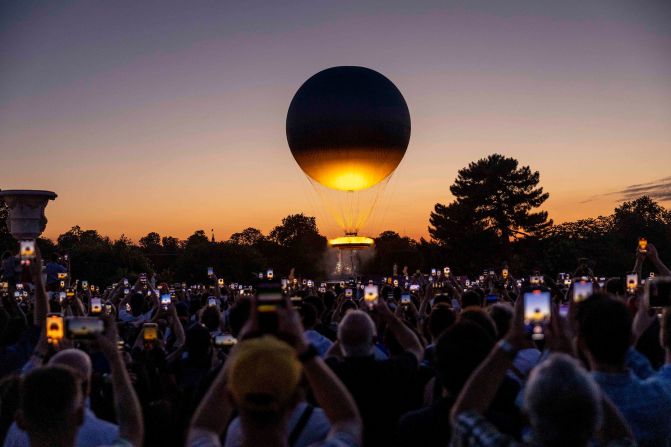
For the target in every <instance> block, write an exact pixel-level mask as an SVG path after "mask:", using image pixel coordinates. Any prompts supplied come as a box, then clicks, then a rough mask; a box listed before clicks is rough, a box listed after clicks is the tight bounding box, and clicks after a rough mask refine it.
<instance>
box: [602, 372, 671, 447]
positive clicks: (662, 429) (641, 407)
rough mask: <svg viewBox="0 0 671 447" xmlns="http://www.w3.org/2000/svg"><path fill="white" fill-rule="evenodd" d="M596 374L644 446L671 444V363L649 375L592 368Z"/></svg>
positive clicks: (659, 446) (660, 446) (658, 446)
mask: <svg viewBox="0 0 671 447" xmlns="http://www.w3.org/2000/svg"><path fill="white" fill-rule="evenodd" d="M592 377H594V380H595V381H596V382H597V383H598V384H599V386H601V389H602V390H603V391H604V392H605V393H606V395H608V397H609V398H610V400H612V401H613V403H614V404H615V406H616V407H617V408H618V409H619V410H620V412H621V413H622V415H623V416H624V418H625V420H626V421H627V423H628V424H629V426H630V427H631V429H632V431H633V432H634V437H635V438H636V441H637V442H638V445H639V446H641V447H646V446H655V447H662V446H670V445H671V365H665V366H664V367H662V368H661V369H660V370H659V372H657V373H654V374H652V375H650V376H649V377H647V378H646V377H639V376H638V375H637V374H635V370H634V369H631V368H630V369H628V370H627V372H626V373H603V372H598V371H595V372H592Z"/></svg>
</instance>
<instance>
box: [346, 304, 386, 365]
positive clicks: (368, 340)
mask: <svg viewBox="0 0 671 447" xmlns="http://www.w3.org/2000/svg"><path fill="white" fill-rule="evenodd" d="M376 335H377V330H376V328H375V323H373V320H372V319H371V318H370V315H368V314H367V313H366V312H364V311H361V310H352V311H350V312H347V314H346V315H345V318H343V319H342V321H341V322H340V325H338V341H339V342H340V348H341V349H342V352H343V355H344V356H345V357H368V356H370V355H372V354H373V349H374V346H375V336H376Z"/></svg>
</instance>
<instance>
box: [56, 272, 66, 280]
mask: <svg viewBox="0 0 671 447" xmlns="http://www.w3.org/2000/svg"><path fill="white" fill-rule="evenodd" d="M67 278H68V274H67V273H65V272H59V273H58V279H67Z"/></svg>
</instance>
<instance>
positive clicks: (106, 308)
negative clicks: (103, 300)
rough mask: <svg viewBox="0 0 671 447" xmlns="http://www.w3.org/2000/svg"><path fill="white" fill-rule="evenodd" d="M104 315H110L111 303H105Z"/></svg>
mask: <svg viewBox="0 0 671 447" xmlns="http://www.w3.org/2000/svg"><path fill="white" fill-rule="evenodd" d="M105 315H108V316H109V315H112V305H111V304H105Z"/></svg>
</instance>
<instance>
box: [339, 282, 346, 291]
mask: <svg viewBox="0 0 671 447" xmlns="http://www.w3.org/2000/svg"><path fill="white" fill-rule="evenodd" d="M340 288H341V289H344V288H345V281H340Z"/></svg>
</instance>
